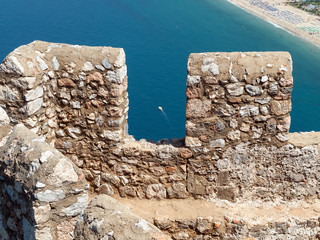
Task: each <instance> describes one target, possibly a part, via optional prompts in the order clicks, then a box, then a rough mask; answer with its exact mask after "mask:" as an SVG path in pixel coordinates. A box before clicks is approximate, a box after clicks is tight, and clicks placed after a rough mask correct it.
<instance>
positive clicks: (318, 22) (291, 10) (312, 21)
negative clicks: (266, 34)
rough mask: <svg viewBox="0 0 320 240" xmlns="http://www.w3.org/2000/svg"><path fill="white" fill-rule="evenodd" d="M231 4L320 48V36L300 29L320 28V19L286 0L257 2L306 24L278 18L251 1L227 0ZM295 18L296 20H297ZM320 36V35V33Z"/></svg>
mask: <svg viewBox="0 0 320 240" xmlns="http://www.w3.org/2000/svg"><path fill="white" fill-rule="evenodd" d="M227 1H229V2H231V3H234V4H235V5H237V6H239V7H241V8H243V9H245V10H246V11H248V12H250V13H252V14H254V15H256V16H258V17H260V18H262V19H264V20H266V21H269V22H272V23H274V24H276V25H278V26H280V27H282V28H284V29H285V30H287V31H289V32H290V33H292V34H294V35H296V36H299V37H301V38H303V39H305V40H308V41H310V42H312V43H314V44H316V45H317V46H319V47H320V37H319V36H320V35H319V36H316V35H311V34H309V33H307V32H305V31H303V30H301V29H300V28H299V27H316V28H320V17H318V16H315V15H312V14H309V13H308V12H305V11H303V10H300V9H297V8H295V7H292V6H290V5H287V4H286V1H284V0H255V1H260V2H262V3H263V4H267V5H269V6H270V7H274V8H277V9H278V10H279V11H287V13H288V14H289V15H290V14H293V15H294V16H295V17H296V18H299V19H303V21H304V22H301V23H292V22H290V21H288V20H285V19H283V18H280V17H276V16H273V15H271V14H270V13H271V11H266V10H265V9H262V8H261V7H258V6H255V5H253V4H251V3H250V0H227ZM251 1H253V0H251ZM295 17H294V18H295ZM319 34H320V33H319Z"/></svg>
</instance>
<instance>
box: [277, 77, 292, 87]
mask: <svg viewBox="0 0 320 240" xmlns="http://www.w3.org/2000/svg"><path fill="white" fill-rule="evenodd" d="M279 83H280V86H281V87H287V86H291V85H292V84H293V78H289V79H285V78H281V79H280V81H279Z"/></svg>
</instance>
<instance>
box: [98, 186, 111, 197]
mask: <svg viewBox="0 0 320 240" xmlns="http://www.w3.org/2000/svg"><path fill="white" fill-rule="evenodd" d="M99 194H106V195H108V196H112V195H113V194H114V190H113V188H112V187H111V186H110V185H109V184H106V183H105V184H102V185H101V186H100V188H99Z"/></svg>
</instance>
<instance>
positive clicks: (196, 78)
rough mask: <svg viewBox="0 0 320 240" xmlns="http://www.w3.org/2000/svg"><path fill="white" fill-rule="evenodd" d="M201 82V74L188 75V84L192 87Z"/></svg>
mask: <svg viewBox="0 0 320 240" xmlns="http://www.w3.org/2000/svg"><path fill="white" fill-rule="evenodd" d="M199 82H200V76H190V75H188V77H187V86H188V87H192V86H195V85H197V84H198V83H199Z"/></svg>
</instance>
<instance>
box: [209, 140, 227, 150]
mask: <svg viewBox="0 0 320 240" xmlns="http://www.w3.org/2000/svg"><path fill="white" fill-rule="evenodd" d="M225 145H226V141H225V140H224V139H216V140H212V141H210V147H212V148H223V147H224V146H225Z"/></svg>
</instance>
